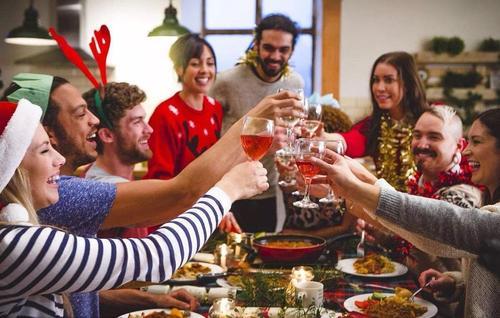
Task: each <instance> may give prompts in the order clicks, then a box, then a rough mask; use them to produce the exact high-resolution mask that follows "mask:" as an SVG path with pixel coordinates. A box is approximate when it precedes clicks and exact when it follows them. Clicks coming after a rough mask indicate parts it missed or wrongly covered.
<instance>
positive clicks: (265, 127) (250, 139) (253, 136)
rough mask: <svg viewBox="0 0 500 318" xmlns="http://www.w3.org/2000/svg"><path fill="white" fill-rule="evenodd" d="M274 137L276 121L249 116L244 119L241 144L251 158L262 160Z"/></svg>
mask: <svg viewBox="0 0 500 318" xmlns="http://www.w3.org/2000/svg"><path fill="white" fill-rule="evenodd" d="M273 138H274V121H272V120H269V119H266V118H260V117H250V116H247V117H245V119H244V120H243V129H242V131H241V136H240V140H241V146H242V147H243V150H244V151H245V153H246V154H247V156H248V158H249V159H250V160H260V159H262V157H264V155H265V154H266V153H267V151H268V150H269V147H271V144H272V143H273Z"/></svg>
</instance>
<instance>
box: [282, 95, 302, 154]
mask: <svg viewBox="0 0 500 318" xmlns="http://www.w3.org/2000/svg"><path fill="white" fill-rule="evenodd" d="M284 90H289V91H292V92H295V93H296V94H297V95H299V97H300V101H301V102H302V105H303V106H305V103H304V100H305V98H304V90H303V89H302V88H297V89H286V88H280V89H278V93H279V92H282V91H284ZM280 119H281V120H282V121H284V122H285V123H286V137H287V140H288V145H287V147H288V150H289V151H293V144H292V142H293V138H292V137H293V127H295V125H297V124H298V123H299V121H300V118H299V117H295V116H293V115H289V116H283V117H280Z"/></svg>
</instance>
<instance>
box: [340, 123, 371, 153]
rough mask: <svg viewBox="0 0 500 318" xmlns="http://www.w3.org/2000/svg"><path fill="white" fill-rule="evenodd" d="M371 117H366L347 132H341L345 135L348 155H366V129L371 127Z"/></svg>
mask: <svg viewBox="0 0 500 318" xmlns="http://www.w3.org/2000/svg"><path fill="white" fill-rule="evenodd" d="M370 122H371V117H366V118H365V119H363V120H362V121H360V122H358V123H357V124H356V125H354V126H352V128H351V130H349V131H348V132H345V133H340V134H341V135H342V137H344V139H345V141H346V144H347V149H346V155H348V156H349V157H351V158H359V157H364V156H366V139H367V138H366V135H365V133H366V131H367V130H368V129H369V128H370Z"/></svg>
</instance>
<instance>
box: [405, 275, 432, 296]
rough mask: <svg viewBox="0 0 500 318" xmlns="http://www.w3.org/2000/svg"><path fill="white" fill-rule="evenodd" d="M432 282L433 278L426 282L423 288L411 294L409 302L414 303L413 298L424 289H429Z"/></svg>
mask: <svg viewBox="0 0 500 318" xmlns="http://www.w3.org/2000/svg"><path fill="white" fill-rule="evenodd" d="M433 280H434V278H432V279H431V280H430V281H428V282H427V283H425V285H424V286H422V287H420V288H419V289H417V290H416V291H415V292H414V293H413V294H411V296H410V298H409V299H410V301H412V302H414V301H415V296H417V294H418V293H420V292H421V291H422V290H423V289H424V288H426V287H429V285H430V284H431V282H432V281H433Z"/></svg>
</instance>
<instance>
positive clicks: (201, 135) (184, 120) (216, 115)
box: [144, 92, 222, 179]
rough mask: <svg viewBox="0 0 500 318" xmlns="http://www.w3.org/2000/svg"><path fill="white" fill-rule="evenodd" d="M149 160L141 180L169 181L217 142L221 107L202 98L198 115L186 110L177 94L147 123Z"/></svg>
mask: <svg viewBox="0 0 500 318" xmlns="http://www.w3.org/2000/svg"><path fill="white" fill-rule="evenodd" d="M149 124H150V125H151V127H153V129H154V131H153V134H152V135H151V138H150V139H149V146H150V148H151V150H152V151H153V157H152V158H151V159H150V160H149V162H148V172H147V174H146V175H145V176H144V178H145V179H170V178H172V177H174V176H176V175H177V174H179V172H181V171H182V169H184V168H185V167H186V166H187V165H188V164H189V163H190V162H191V161H193V160H194V159H195V158H196V157H198V156H199V155H201V154H202V153H203V152H204V151H205V150H207V149H208V148H210V147H211V146H212V145H213V144H214V143H215V142H216V141H217V140H219V138H220V132H221V125H222V107H221V105H220V104H219V102H217V101H216V100H215V99H213V98H211V97H207V96H205V97H204V99H203V109H202V110H201V111H198V110H195V109H193V108H191V107H189V106H188V105H187V104H186V103H185V102H184V101H183V100H182V98H181V97H180V95H179V92H177V93H176V94H175V95H174V96H172V97H170V98H169V99H167V100H166V101H164V102H162V103H161V104H160V105H158V107H156V109H155V111H154V112H153V115H152V116H151V118H150V119H149Z"/></svg>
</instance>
